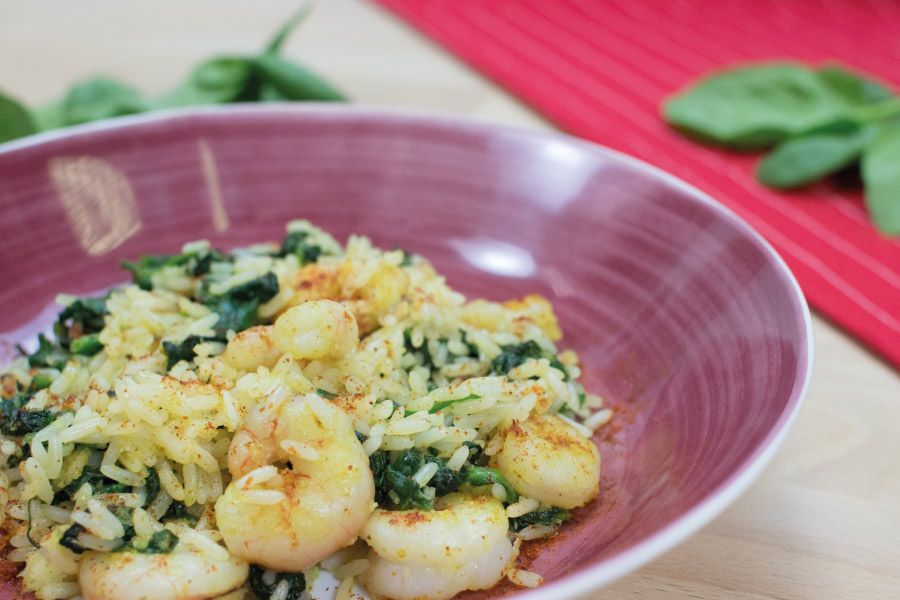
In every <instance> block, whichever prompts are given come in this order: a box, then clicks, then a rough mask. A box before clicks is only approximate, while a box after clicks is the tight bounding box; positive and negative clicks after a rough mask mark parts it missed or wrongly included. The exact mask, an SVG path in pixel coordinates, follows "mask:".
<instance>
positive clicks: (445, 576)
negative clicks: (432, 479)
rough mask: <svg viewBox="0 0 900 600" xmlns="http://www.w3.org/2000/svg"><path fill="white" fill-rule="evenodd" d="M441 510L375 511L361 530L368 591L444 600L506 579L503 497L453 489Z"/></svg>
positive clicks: (401, 598)
mask: <svg viewBox="0 0 900 600" xmlns="http://www.w3.org/2000/svg"><path fill="white" fill-rule="evenodd" d="M436 509H437V510H434V511H421V510H404V511H388V510H382V509H378V510H376V511H375V512H374V513H373V514H372V516H371V517H370V518H369V520H368V522H367V523H366V526H365V527H364V528H363V532H362V538H363V539H364V540H365V541H366V542H367V543H368V544H369V545H370V546H371V550H370V552H369V565H370V566H369V568H368V570H366V571H365V572H364V573H363V574H362V575H360V577H359V579H360V582H361V583H362V584H363V585H364V586H365V587H366V589H367V590H369V591H370V592H373V593H374V594H377V595H381V596H386V597H389V598H394V599H396V600H414V599H429V600H443V599H445V598H450V597H452V596H454V595H455V594H457V593H459V592H462V591H464V590H483V589H488V588H491V587H493V586H494V585H495V584H496V583H497V582H498V581H500V579H502V578H503V574H504V572H505V570H506V567H507V564H508V563H509V560H510V556H511V553H512V544H511V543H510V541H509V539H508V538H507V535H506V534H507V529H508V527H509V524H508V521H507V518H506V512H505V510H504V508H503V505H502V504H501V503H500V501H499V500H497V499H496V498H494V497H493V496H472V495H465V494H459V493H454V494H449V495H447V496H444V497H443V498H441V499H440V500H439V501H438V504H437V506H436Z"/></svg>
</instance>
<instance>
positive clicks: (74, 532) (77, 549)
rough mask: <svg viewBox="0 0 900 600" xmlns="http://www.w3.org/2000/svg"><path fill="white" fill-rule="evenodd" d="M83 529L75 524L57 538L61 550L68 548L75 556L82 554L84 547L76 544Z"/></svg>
mask: <svg viewBox="0 0 900 600" xmlns="http://www.w3.org/2000/svg"><path fill="white" fill-rule="evenodd" d="M84 530H85V529H84V527H83V526H82V525H79V524H78V523H75V524H74V525H72V526H71V527H69V528H68V529H66V530H65V531H64V532H63V534H62V536H60V538H59V545H60V546H62V547H63V548H68V549H69V550H71V551H72V552H74V553H75V554H82V553H83V552H84V547H82V546H81V544H79V543H78V536H79V534H81V533H82V532H83V531H84Z"/></svg>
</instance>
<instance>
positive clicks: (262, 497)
mask: <svg viewBox="0 0 900 600" xmlns="http://www.w3.org/2000/svg"><path fill="white" fill-rule="evenodd" d="M241 498H242V499H243V501H244V502H246V503H247V504H265V505H269V504H278V503H279V502H284V501H285V500H287V496H285V495H284V493H283V492H279V491H278V490H248V491H246V492H244V493H243V494H242V495H241Z"/></svg>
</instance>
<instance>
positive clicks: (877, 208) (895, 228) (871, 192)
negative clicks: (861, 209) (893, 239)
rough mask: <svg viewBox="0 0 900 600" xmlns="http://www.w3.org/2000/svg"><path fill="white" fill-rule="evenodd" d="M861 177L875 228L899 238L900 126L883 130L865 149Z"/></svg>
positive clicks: (896, 125) (896, 124)
mask: <svg viewBox="0 0 900 600" xmlns="http://www.w3.org/2000/svg"><path fill="white" fill-rule="evenodd" d="M861 173H862V180H863V185H864V186H865V200H866V206H867V207H868V209H869V214H870V215H871V217H872V221H873V222H874V223H875V226H876V227H878V229H879V230H880V231H881V232H882V233H885V234H888V235H900V123H892V124H890V125H888V126H886V127H884V128H883V129H882V131H880V132H879V133H878V135H877V137H876V138H875V140H874V141H873V142H872V143H871V144H870V145H869V146H868V147H866V149H865V151H864V152H863V156H862V164H861Z"/></svg>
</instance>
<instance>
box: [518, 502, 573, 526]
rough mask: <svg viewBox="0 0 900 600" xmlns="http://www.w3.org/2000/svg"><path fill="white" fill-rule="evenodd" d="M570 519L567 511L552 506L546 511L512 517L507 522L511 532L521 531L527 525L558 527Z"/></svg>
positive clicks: (570, 516)
mask: <svg viewBox="0 0 900 600" xmlns="http://www.w3.org/2000/svg"><path fill="white" fill-rule="evenodd" d="M570 518H572V515H571V513H570V512H569V511H567V510H566V509H564V508H559V507H557V506H552V507H550V508H548V509H547V510H533V511H531V512H530V513H525V514H524V515H522V516H521V517H514V518H511V519H510V520H509V528H510V529H511V530H512V531H522V530H523V529H525V528H526V527H528V526H529V525H549V526H559V525H562V524H563V523H565V522H566V521H568V520H569V519H570Z"/></svg>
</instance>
